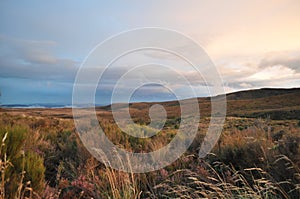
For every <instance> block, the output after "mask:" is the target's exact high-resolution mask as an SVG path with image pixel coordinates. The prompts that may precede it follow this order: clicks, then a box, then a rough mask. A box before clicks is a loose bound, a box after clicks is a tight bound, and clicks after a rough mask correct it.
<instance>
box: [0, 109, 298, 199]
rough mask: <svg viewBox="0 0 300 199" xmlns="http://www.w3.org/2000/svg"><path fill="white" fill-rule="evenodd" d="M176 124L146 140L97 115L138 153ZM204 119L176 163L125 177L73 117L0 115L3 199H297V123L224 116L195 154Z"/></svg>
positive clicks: (164, 138) (160, 141)
mask: <svg viewBox="0 0 300 199" xmlns="http://www.w3.org/2000/svg"><path fill="white" fill-rule="evenodd" d="M139 122H142V123H147V122H145V121H139ZM179 122H180V120H179V119H178V118H176V117H175V118H170V119H169V120H168V121H167V123H166V125H165V127H164V129H163V131H162V133H160V134H159V135H157V136H154V137H153V138H152V139H149V140H144V139H135V138H132V137H130V136H128V135H127V134H125V133H122V132H121V131H120V130H119V129H118V128H117V126H116V125H115V124H113V123H112V122H111V121H110V120H105V119H103V118H102V119H100V124H101V126H102V128H103V129H104V130H105V132H106V134H107V136H108V137H109V138H110V139H111V140H112V141H113V142H114V143H115V144H117V145H119V146H120V147H123V148H126V149H127V150H130V151H136V152H147V151H153V150H155V149H157V148H160V147H161V146H164V145H166V144H167V143H168V142H169V141H170V140H171V139H172V137H173V136H174V135H175V134H176V128H178V125H179ZM208 124H209V118H204V119H202V120H201V123H200V124H199V134H198V136H197V138H196V139H195V141H194V143H193V144H192V145H191V147H190V148H189V150H188V151H187V152H186V153H185V154H184V155H183V156H182V157H181V158H180V159H178V160H177V161H176V162H174V163H173V164H171V165H169V166H168V167H166V168H164V169H161V170H159V171H155V172H150V173H146V174H130V173H124V172H120V171H116V170H113V169H111V168H109V167H108V165H104V164H102V163H99V162H98V161H97V160H95V159H94V158H93V157H91V156H90V155H89V153H88V152H87V151H86V149H85V148H84V147H83V146H82V144H81V142H80V139H79V137H78V135H77V133H76V130H75V128H74V125H73V122H72V120H69V119H59V118H55V117H53V118H45V117H31V116H25V115H23V116H20V115H11V114H6V113H1V116H0V141H1V142H2V145H1V148H0V168H1V185H0V193H1V194H0V198H25V197H27V198H47V199H48V198H53V199H54V198H300V169H299V168H300V147H299V145H300V122H299V121H298V120H270V119H250V118H239V117H228V118H227V119H226V123H225V126H224V131H223V134H222V136H221V138H220V140H219V142H218V144H217V145H216V146H215V148H214V150H213V151H212V153H211V154H209V155H208V156H207V157H206V158H205V159H199V158H198V157H197V152H198V149H199V146H200V143H201V141H202V139H203V137H204V136H205V131H206V128H207V126H208Z"/></svg>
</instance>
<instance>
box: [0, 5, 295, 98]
mask: <svg viewBox="0 0 300 199" xmlns="http://www.w3.org/2000/svg"><path fill="white" fill-rule="evenodd" d="M142 27H158V28H166V29H171V30H175V31H178V32H180V33H182V34H184V35H186V36H188V37H190V38H192V39H193V40H194V41H195V42H197V43H198V44H199V45H200V46H201V47H202V48H203V49H204V50H205V52H206V53H207V55H208V56H209V57H210V59H211V60H212V62H213V63H214V64H215V66H216V68H217V70H218V71H219V73H220V75H221V77H222V80H223V84H224V90H225V92H233V91H238V90H246V89H255V88H263V87H272V88H273V87H274V88H292V87H300V1H299V0H265V1H260V0H252V1H241V0H228V1H216V0H210V1H209V0H202V1H199V0H189V1H179V0H165V1H161V0H151V1H140V0H132V1H103V0H98V1H82V2H80V1H68V0H67V1H56V0H54V1H48V2H42V1H38V0H35V1H34V0H28V1H14V0H10V1H7V0H3V1H1V2H0V92H1V97H0V103H1V104H34V103H51V104H70V103H71V102H72V90H73V84H74V81H75V77H76V73H77V71H78V69H79V67H80V66H81V64H82V62H83V61H84V60H85V58H86V57H87V55H88V54H89V53H90V52H91V50H92V49H93V48H94V47H95V46H97V45H98V44H99V43H100V42H103V41H104V40H105V39H107V38H109V37H111V36H112V35H115V34H118V33H120V32H123V31H127V30H131V29H134V28H142ZM151 54H152V55H151ZM145 55H147V56H145ZM130 57H131V58H130ZM140 57H142V58H140ZM153 57H154V58H155V60H156V61H157V62H160V63H168V64H171V65H172V64H173V65H176V71H177V72H178V73H182V74H190V73H189V72H188V71H187V70H186V69H184V67H185V66H184V63H182V62H181V61H180V60H175V59H174V58H168V56H167V55H161V54H155V53H153V52H151V51H147V52H143V53H137V54H135V55H129V58H128V57H127V58H124V59H123V60H122V61H121V62H120V63H115V64H114V67H113V68H112V69H111V70H110V71H108V72H107V75H106V78H104V80H103V82H99V86H98V89H97V93H96V98H97V100H98V101H97V102H96V103H98V104H108V103H109V102H110V96H111V92H112V85H114V83H116V81H117V80H118V78H120V74H122V72H124V70H125V69H124V68H127V70H129V69H130V67H132V65H131V64H130V63H131V62H130V61H131V60H136V59H140V61H143V60H144V61H145V63H148V62H149V60H150V61H151V59H153ZM168 60H169V61H168ZM170 60H171V61H170ZM125 66H126V67H125ZM180 67H181V69H180ZM125 71H126V70H125ZM149 73H151V74H153V75H154V76H156V77H157V78H161V79H165V77H168V76H170V74H169V73H168V72H167V71H164V70H163V69H161V70H160V69H158V70H156V71H155V72H151V71H149ZM189 80H190V81H192V85H193V86H194V87H195V88H196V89H195V90H196V94H197V95H198V96H206V95H208V92H207V86H205V85H203V83H201V81H199V79H197V78H195V77H194V76H193V77H191V78H190V79H189ZM171 83H172V82H171ZM176 85H177V87H176V89H177V92H178V93H180V94H181V96H182V98H186V97H189V95H188V94H187V93H185V92H186V88H185V86H186V85H185V84H184V83H182V84H180V83H178V82H177V84H176ZM123 86H124V87H126V85H123ZM124 89H126V88H124ZM97 96H98V97H97ZM174 97H175V96H174V94H172V93H171V92H170V91H169V90H168V89H166V88H162V87H160V86H159V85H153V84H152V85H148V86H145V87H143V88H140V89H137V91H136V92H135V96H134V97H133V100H134V101H159V100H169V99H173V98H174Z"/></svg>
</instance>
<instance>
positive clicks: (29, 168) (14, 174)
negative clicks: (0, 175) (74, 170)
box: [0, 126, 45, 198]
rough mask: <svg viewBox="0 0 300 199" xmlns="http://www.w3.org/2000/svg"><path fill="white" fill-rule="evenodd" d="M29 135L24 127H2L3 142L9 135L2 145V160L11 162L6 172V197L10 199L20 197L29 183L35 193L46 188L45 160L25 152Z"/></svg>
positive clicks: (0, 128)
mask: <svg viewBox="0 0 300 199" xmlns="http://www.w3.org/2000/svg"><path fill="white" fill-rule="evenodd" d="M27 133H28V129H27V128H26V127H22V126H13V127H3V126H1V127H0V139H1V140H3V138H4V136H5V134H7V137H6V139H5V141H4V143H2V147H1V154H0V158H1V160H2V161H3V160H5V159H7V161H8V162H10V166H9V167H7V169H5V171H4V172H5V179H4V182H5V193H6V194H5V196H6V197H8V198H15V197H17V196H19V195H20V192H21V191H23V190H24V187H25V186H27V185H26V184H28V182H29V181H30V187H31V188H32V189H33V191H35V192H39V191H42V189H43V187H44V172H45V168H44V165H43V158H41V157H40V156H38V155H37V154H36V153H34V152H32V151H26V150H24V144H25V140H26V137H27ZM22 187H23V188H22ZM21 188H22V189H21Z"/></svg>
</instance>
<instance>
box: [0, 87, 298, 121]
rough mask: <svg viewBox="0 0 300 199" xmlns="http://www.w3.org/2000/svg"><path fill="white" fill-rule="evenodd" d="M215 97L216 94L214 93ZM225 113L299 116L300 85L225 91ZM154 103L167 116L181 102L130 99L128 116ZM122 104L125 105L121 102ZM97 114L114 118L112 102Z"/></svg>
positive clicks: (41, 111) (207, 106) (67, 111)
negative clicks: (289, 87)
mask: <svg viewBox="0 0 300 199" xmlns="http://www.w3.org/2000/svg"><path fill="white" fill-rule="evenodd" d="M217 97H218V96H217ZM226 99H227V116H234V117H250V118H259V117H261V118H267V117H270V118H271V119H275V120H287V119H289V120H290V119H297V120H300V88H292V89H274V88H263V89H256V90H247V91H239V92H234V93H229V94H226ZM198 102H199V107H200V114H201V117H209V116H210V112H211V102H210V98H208V97H203V98H198ZM153 104H161V105H163V106H164V107H165V109H166V111H167V113H168V117H169V118H178V117H180V105H179V102H178V101H169V102H137V103H130V104H129V107H130V113H131V117H132V118H133V119H134V120H136V121H138V120H140V119H141V118H145V117H148V113H149V112H148V111H149V108H150V107H151V106H152V105H153ZM124 105H125V106H124ZM116 106H117V107H118V109H119V110H120V111H124V108H125V107H126V104H116ZM0 110H1V112H12V113H14V114H20V113H27V114H29V115H36V116H47V117H49V116H51V117H52V116H53V117H59V118H69V119H71V118H72V117H73V116H72V109H71V108H57V107H52V108H27V107H22V109H20V108H13V107H10V108H7V107H2V108H0ZM96 110H97V114H98V115H99V116H100V117H105V118H108V119H113V115H112V112H111V105H109V106H98V107H97V108H96Z"/></svg>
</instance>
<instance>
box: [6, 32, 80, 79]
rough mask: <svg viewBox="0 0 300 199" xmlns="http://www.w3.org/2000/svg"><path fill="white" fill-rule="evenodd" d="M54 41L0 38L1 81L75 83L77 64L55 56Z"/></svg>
mask: <svg viewBox="0 0 300 199" xmlns="http://www.w3.org/2000/svg"><path fill="white" fill-rule="evenodd" d="M56 45H57V43H56V42H53V41H35V40H21V39H15V38H10V37H4V36H2V37H0V67H1V74H0V77H6V78H9V77H13V78H27V79H43V80H57V81H67V82H71V81H73V79H74V77H75V74H76V70H77V67H78V64H79V63H78V62H76V61H74V60H72V59H68V58H61V57H59V56H56V55H55V53H54V52H53V51H54V49H53V48H54V47H55V46H56Z"/></svg>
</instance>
